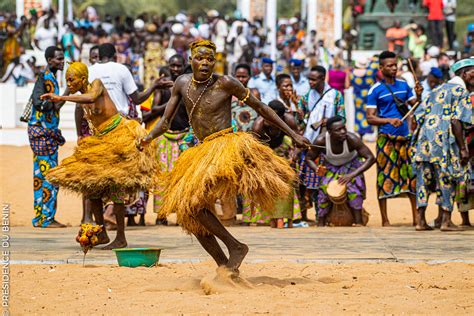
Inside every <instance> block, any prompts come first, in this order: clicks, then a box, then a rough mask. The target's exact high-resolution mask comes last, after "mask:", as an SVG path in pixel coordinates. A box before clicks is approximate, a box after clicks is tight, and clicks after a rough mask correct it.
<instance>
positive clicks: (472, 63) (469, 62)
mask: <svg viewBox="0 0 474 316" xmlns="http://www.w3.org/2000/svg"><path fill="white" fill-rule="evenodd" d="M466 67H474V58H466V59H461V60H460V61H457V62H455V63H454V65H452V66H451V71H452V72H454V73H456V72H457V71H458V70H460V69H463V68H466Z"/></svg>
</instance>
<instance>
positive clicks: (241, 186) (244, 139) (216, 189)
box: [160, 133, 296, 235]
mask: <svg viewBox="0 0 474 316" xmlns="http://www.w3.org/2000/svg"><path fill="white" fill-rule="evenodd" d="M212 136H213V135H211V139H210V138H208V139H210V140H208V139H206V140H204V142H203V143H201V144H199V145H198V146H196V147H192V148H190V149H188V150H186V151H184V152H183V153H182V154H181V155H180V156H179V158H178V160H177V161H176V164H175V166H174V168H173V170H172V171H171V172H170V173H169V174H167V175H166V176H165V177H163V178H162V182H163V183H162V185H163V187H164V199H163V205H162V208H161V210H160V215H161V216H166V215H169V214H170V213H172V212H176V213H177V220H178V223H179V224H181V226H182V227H183V229H184V230H185V231H187V232H188V233H192V234H197V235H207V234H209V232H208V231H207V230H206V228H204V227H203V226H202V225H201V224H200V223H199V222H198V221H197V220H196V219H195V215H196V214H197V212H199V211H200V210H202V209H203V208H208V209H210V210H212V209H213V208H212V206H213V205H214V203H215V201H216V199H218V198H224V197H236V196H237V195H238V194H241V195H243V196H246V197H248V198H250V199H252V200H253V201H255V202H256V203H257V204H259V205H261V206H262V208H263V209H269V210H270V209H273V206H274V204H275V201H276V200H277V199H278V198H280V197H284V196H287V195H288V194H289V193H290V191H291V190H292V183H293V182H294V181H295V180H296V175H295V173H294V171H293V170H292V168H291V167H290V165H289V164H288V162H287V161H286V160H285V159H283V158H281V157H278V156H276V155H275V154H274V153H273V151H272V149H271V148H269V147H268V146H265V145H263V144H261V143H260V142H259V141H257V140H256V139H255V138H254V137H253V136H252V135H251V134H248V133H231V134H226V135H223V136H220V135H219V136H218V137H216V138H212Z"/></svg>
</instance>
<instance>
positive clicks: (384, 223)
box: [382, 220, 392, 227]
mask: <svg viewBox="0 0 474 316" xmlns="http://www.w3.org/2000/svg"><path fill="white" fill-rule="evenodd" d="M382 226H383V227H390V226H392V224H390V222H389V221H388V220H387V221H384V222H382Z"/></svg>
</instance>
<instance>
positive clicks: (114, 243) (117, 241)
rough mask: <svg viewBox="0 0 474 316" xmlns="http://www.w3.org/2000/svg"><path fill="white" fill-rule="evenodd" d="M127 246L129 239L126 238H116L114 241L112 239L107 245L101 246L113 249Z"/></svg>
mask: <svg viewBox="0 0 474 316" xmlns="http://www.w3.org/2000/svg"><path fill="white" fill-rule="evenodd" d="M125 247H127V241H126V240H124V239H123V240H122V239H115V240H114V241H112V242H111V243H110V244H108V245H107V246H105V247H103V248H101V249H102V250H112V249H115V248H125Z"/></svg>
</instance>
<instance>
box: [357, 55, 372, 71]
mask: <svg viewBox="0 0 474 316" xmlns="http://www.w3.org/2000/svg"><path fill="white" fill-rule="evenodd" d="M368 64H369V61H368V59H367V58H364V57H360V58H358V59H357V60H356V62H355V66H356V68H361V69H362V68H367V65H368Z"/></svg>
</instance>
